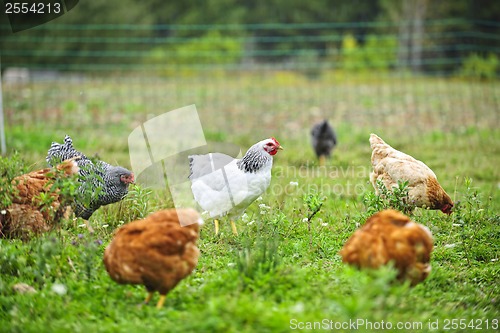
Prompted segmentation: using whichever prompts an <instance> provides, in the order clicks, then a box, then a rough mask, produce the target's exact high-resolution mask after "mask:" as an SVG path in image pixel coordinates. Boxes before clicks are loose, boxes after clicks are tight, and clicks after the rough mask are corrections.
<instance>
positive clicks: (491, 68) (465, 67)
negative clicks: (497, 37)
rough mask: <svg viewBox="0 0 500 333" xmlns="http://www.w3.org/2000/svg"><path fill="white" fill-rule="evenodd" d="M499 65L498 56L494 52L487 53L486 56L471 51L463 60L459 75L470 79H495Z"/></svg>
mask: <svg viewBox="0 0 500 333" xmlns="http://www.w3.org/2000/svg"><path fill="white" fill-rule="evenodd" d="M499 65H500V62H499V60H498V56H497V55H495V54H494V53H489V54H488V56H486V57H482V56H481V55H479V54H477V53H473V54H471V55H469V56H468V57H467V58H465V60H464V61H463V63H462V68H461V69H460V76H463V77H465V78H471V79H484V80H492V79H496V78H497V73H498V70H499V69H500V66H499Z"/></svg>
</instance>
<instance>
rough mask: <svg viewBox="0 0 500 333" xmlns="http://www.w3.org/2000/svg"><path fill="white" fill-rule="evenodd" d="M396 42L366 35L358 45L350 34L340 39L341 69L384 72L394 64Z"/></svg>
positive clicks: (394, 39)
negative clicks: (364, 39) (363, 40)
mask: <svg viewBox="0 0 500 333" xmlns="http://www.w3.org/2000/svg"><path fill="white" fill-rule="evenodd" d="M396 50H397V41H396V38H395V37H393V36H392V37H378V36H377V35H368V36H367V37H366V41H365V43H364V45H360V44H359V43H358V41H357V40H356V38H355V37H354V36H353V35H352V34H347V35H345V36H344V37H343V39H342V46H341V68H342V69H344V70H347V71H354V72H356V71H366V70H375V71H386V70H388V69H389V68H391V67H392V66H394V64H395V62H396Z"/></svg>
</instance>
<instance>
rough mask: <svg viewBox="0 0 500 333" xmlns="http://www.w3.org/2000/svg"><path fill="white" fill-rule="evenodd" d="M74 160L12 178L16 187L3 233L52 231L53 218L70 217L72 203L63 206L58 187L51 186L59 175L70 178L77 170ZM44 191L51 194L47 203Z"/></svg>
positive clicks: (24, 235)
mask: <svg viewBox="0 0 500 333" xmlns="http://www.w3.org/2000/svg"><path fill="white" fill-rule="evenodd" d="M78 170H79V168H78V165H77V164H76V162H75V161H74V159H71V160H67V161H64V162H63V163H61V164H59V165H57V166H56V168H55V169H54V168H45V169H41V170H36V171H32V172H30V173H27V174H24V175H21V176H17V177H16V178H14V179H13V180H12V185H13V187H14V188H15V189H16V191H15V193H14V194H13V195H12V198H11V199H12V204H11V205H10V206H9V207H7V208H6V209H5V212H4V214H2V216H0V218H1V219H3V221H1V222H2V223H1V224H2V225H3V227H2V230H1V233H2V234H3V235H4V236H9V237H14V238H21V239H25V240H26V239H29V238H30V237H31V235H32V234H39V233H42V232H46V231H49V230H51V229H52V228H53V227H54V223H53V222H54V220H57V218H60V217H61V216H62V215H64V217H66V218H67V217H68V215H69V213H70V212H71V210H70V208H69V206H64V207H61V203H62V202H61V196H60V193H59V190H53V189H52V186H53V185H54V183H55V182H56V181H57V179H58V178H59V177H69V176H72V175H75V174H77V173H78ZM41 194H46V195H48V197H49V199H48V200H47V199H46V201H45V202H44V201H43V200H42V199H41Z"/></svg>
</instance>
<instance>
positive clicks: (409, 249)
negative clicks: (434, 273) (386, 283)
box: [340, 210, 433, 285]
mask: <svg viewBox="0 0 500 333" xmlns="http://www.w3.org/2000/svg"><path fill="white" fill-rule="evenodd" d="M432 249H433V240H432V236H431V234H430V231H429V230H428V229H427V228H426V227H424V226H422V225H420V224H417V223H415V222H412V221H411V220H410V219H409V218H408V217H407V216H406V215H403V214H401V213H399V212H397V211H395V210H385V211H382V212H379V213H376V214H374V215H372V216H371V217H370V218H369V219H368V220H367V222H366V223H365V225H364V226H363V227H361V228H360V229H358V230H357V231H356V232H355V233H354V234H353V235H352V236H351V238H349V240H348V241H347V242H346V243H345V244H344V246H343V248H342V249H341V251H340V255H341V256H342V261H343V262H345V263H348V264H351V265H353V266H356V267H358V268H378V267H380V266H383V265H386V264H388V263H390V262H392V263H393V264H394V267H395V268H396V269H397V270H398V279H400V280H409V281H410V283H411V284H412V285H415V284H417V283H419V282H421V281H423V280H425V278H426V277H427V276H428V275H429V272H430V268H431V266H430V255H431V252H432Z"/></svg>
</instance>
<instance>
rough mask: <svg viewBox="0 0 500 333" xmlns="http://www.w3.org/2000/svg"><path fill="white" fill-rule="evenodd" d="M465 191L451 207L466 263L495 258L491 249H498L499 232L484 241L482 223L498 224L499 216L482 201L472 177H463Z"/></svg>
mask: <svg viewBox="0 0 500 333" xmlns="http://www.w3.org/2000/svg"><path fill="white" fill-rule="evenodd" d="M465 188H466V190H465V193H464V195H463V198H462V200H461V201H460V202H457V203H456V204H455V206H454V207H453V222H454V224H455V225H457V226H458V228H459V229H458V232H459V235H460V244H461V247H462V249H463V253H464V255H465V258H466V260H467V263H468V264H469V265H471V263H472V262H473V261H480V262H484V261H490V260H492V259H495V258H493V257H492V255H493V254H494V253H495V252H493V251H492V250H495V249H496V250H497V251H498V250H499V246H498V244H499V243H498V240H499V239H500V235H499V234H492V235H490V237H488V238H490V239H488V240H486V242H487V243H485V240H484V235H481V234H482V233H483V232H484V227H485V226H484V225H485V224H486V225H497V226H498V225H499V222H500V216H499V215H495V214H493V213H492V212H491V211H490V208H489V205H488V204H485V203H484V202H483V198H482V195H481V194H480V193H479V192H478V190H477V189H476V188H474V187H473V186H472V179H470V178H466V179H465Z"/></svg>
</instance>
